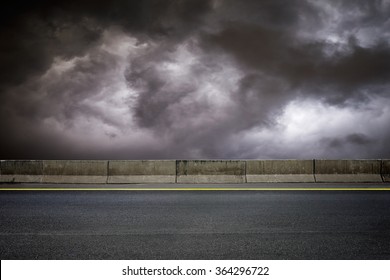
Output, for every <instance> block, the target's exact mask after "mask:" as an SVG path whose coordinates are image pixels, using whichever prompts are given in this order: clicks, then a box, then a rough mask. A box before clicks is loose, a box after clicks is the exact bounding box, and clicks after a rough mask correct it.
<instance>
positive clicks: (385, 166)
mask: <svg viewBox="0 0 390 280" xmlns="http://www.w3.org/2000/svg"><path fill="white" fill-rule="evenodd" d="M382 178H383V182H386V183H390V159H384V160H382Z"/></svg>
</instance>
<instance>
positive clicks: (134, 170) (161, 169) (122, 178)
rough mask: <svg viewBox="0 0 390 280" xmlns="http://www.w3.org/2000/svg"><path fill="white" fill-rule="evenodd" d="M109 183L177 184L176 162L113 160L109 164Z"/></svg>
mask: <svg viewBox="0 0 390 280" xmlns="http://www.w3.org/2000/svg"><path fill="white" fill-rule="evenodd" d="M108 166H109V168H108V174H109V176H108V183H112V184H126V183H128V184H142V183H145V184H146V183H175V181H176V161H174V160H111V161H109V164H108Z"/></svg>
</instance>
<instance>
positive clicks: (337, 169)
mask: <svg viewBox="0 0 390 280" xmlns="http://www.w3.org/2000/svg"><path fill="white" fill-rule="evenodd" d="M314 164H315V167H314V170H315V174H314V175H315V178H316V182H319V183H321V182H332V183H338V182H340V183H343V182H350V183H357V182H362V183H365V182H367V183H368V182H382V177H381V161H380V160H315V162H314Z"/></svg>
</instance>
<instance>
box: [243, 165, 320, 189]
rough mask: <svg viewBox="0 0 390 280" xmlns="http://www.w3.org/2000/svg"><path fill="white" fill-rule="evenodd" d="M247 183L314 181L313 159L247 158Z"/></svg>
mask: <svg viewBox="0 0 390 280" xmlns="http://www.w3.org/2000/svg"><path fill="white" fill-rule="evenodd" d="M246 179H247V182H248V183H262V182H265V183H268V182H269V183H279V182H284V183H294V182H300V183H303V182H314V175H313V160H248V161H247V162H246Z"/></svg>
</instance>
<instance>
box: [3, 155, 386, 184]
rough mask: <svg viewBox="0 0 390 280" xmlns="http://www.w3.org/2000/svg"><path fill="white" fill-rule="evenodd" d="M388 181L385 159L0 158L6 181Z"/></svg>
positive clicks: (98, 182) (102, 182)
mask: <svg viewBox="0 0 390 280" xmlns="http://www.w3.org/2000/svg"><path fill="white" fill-rule="evenodd" d="M382 181H383V182H390V160H247V161H241V160H143V161H142V160H113V161H105V160H2V161H0V182H7V183H12V182H14V183H42V182H43V183H95V184H104V183H111V184H115V183H120V184H132V183H140V184H142V183H176V182H177V183H193V184H196V183H246V182H248V183H257V182H302V183H303V182H332V183H335V182H336V183H337V182H351V183H354V182H375V183H378V182H382Z"/></svg>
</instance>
